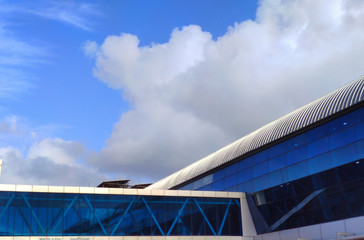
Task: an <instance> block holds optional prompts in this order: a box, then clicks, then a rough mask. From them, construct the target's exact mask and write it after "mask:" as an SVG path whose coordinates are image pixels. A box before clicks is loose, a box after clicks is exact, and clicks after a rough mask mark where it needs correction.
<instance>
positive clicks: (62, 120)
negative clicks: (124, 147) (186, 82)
mask: <svg viewBox="0 0 364 240" xmlns="http://www.w3.org/2000/svg"><path fill="white" fill-rule="evenodd" d="M3 3H4V5H5V6H3V10H2V12H3V14H2V15H3V17H2V21H3V22H4V27H3V28H4V29H5V31H6V32H7V35H9V37H10V36H11V40H15V41H19V42H21V43H22V44H27V45H28V46H29V48H33V49H34V51H36V52H37V53H35V56H34V55H32V54H29V56H21V57H23V58H24V59H23V60H24V61H27V63H24V64H21V65H20V64H19V65H20V66H10V68H11V69H13V70H14V71H19V72H21V74H22V75H24V78H26V79H24V85H23V84H21V86H19V87H18V89H16V91H17V92H14V93H12V94H11V97H9V98H5V99H1V101H2V104H1V105H2V109H1V113H2V115H3V116H6V115H15V116H17V117H19V118H21V119H23V120H24V121H25V122H26V123H27V124H29V125H30V127H37V126H53V127H54V129H53V130H54V132H50V133H49V134H51V136H52V137H60V138H65V139H73V140H79V141H82V142H84V143H85V144H86V145H87V146H88V147H89V148H90V149H96V150H100V149H101V147H102V146H103V145H104V141H105V140H106V139H107V138H108V137H109V135H110V134H111V131H112V127H113V124H114V123H115V122H116V121H117V120H118V118H119V117H120V115H121V114H122V113H123V112H124V111H126V110H127V109H128V108H129V105H128V102H127V101H123V99H122V98H121V97H120V96H121V93H120V92H119V91H114V90H112V89H110V88H108V87H107V86H106V85H105V84H102V83H101V82H100V81H98V80H97V79H96V78H95V77H93V74H92V67H93V62H92V61H91V60H90V59H88V58H87V57H86V56H85V54H84V52H83V50H82V45H83V44H84V42H85V41H87V40H93V41H96V42H102V41H103V40H104V39H105V38H106V37H107V36H108V35H119V34H120V33H131V34H135V35H137V36H138V37H139V39H140V45H150V44H152V43H164V42H167V41H168V39H169V37H170V34H171V32H172V30H173V29H174V28H176V27H181V26H187V25H190V24H197V25H200V26H201V27H202V29H203V30H205V31H209V32H211V33H212V35H213V36H214V38H217V37H219V36H221V35H223V34H224V33H225V32H226V31H227V28H228V27H229V26H232V25H233V24H234V23H235V22H240V21H242V20H246V19H249V18H250V19H254V17H255V10H256V7H257V3H256V2H254V1H251V2H246V3H244V2H241V1H229V4H227V3H226V2H225V1H107V2H106V1H94V2H92V1H91V2H90V1H87V2H81V1H62V2H59V1H53V2H52V1H34V2H29V1H11V2H10V1H5V2H3ZM57 14H59V15H58V16H57ZM62 15H67V16H68V18H66V17H63V18H62ZM11 54H12V53H9V55H11ZM15 54H18V53H15ZM29 61H30V62H29ZM32 61H34V62H32ZM7 67H9V66H3V68H7ZM14 77H16V76H14ZM7 81H11V80H7Z"/></svg>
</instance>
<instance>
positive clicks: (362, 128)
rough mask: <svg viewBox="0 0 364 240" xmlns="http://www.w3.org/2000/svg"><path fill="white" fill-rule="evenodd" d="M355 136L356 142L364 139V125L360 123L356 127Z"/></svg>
mask: <svg viewBox="0 0 364 240" xmlns="http://www.w3.org/2000/svg"><path fill="white" fill-rule="evenodd" d="M355 134H356V135H355V139H356V140H361V139H364V123H359V124H358V125H356V126H355Z"/></svg>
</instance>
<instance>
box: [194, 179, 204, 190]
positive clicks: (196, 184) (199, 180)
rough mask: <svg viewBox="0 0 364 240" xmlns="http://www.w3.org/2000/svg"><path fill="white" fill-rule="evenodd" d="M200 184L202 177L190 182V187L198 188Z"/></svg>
mask: <svg viewBox="0 0 364 240" xmlns="http://www.w3.org/2000/svg"><path fill="white" fill-rule="evenodd" d="M201 186H202V179H198V180H196V181H194V182H193V183H192V189H198V188H200V187H201Z"/></svg>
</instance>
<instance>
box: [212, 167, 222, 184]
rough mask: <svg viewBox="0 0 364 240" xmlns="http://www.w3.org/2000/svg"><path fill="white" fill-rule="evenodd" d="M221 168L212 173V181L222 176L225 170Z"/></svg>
mask: <svg viewBox="0 0 364 240" xmlns="http://www.w3.org/2000/svg"><path fill="white" fill-rule="evenodd" d="M222 170H223V169H221V170H219V171H217V172H214V173H213V179H214V182H215V181H217V180H219V179H221V178H223V177H224V174H225V172H224V171H222Z"/></svg>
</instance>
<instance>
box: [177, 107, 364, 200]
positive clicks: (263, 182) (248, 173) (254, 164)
mask: <svg viewBox="0 0 364 240" xmlns="http://www.w3.org/2000/svg"><path fill="white" fill-rule="evenodd" d="M363 141H364V108H360V109H357V110H355V111H353V112H351V113H348V114H346V115H344V116H342V117H339V118H336V119H334V120H332V121H330V122H327V123H325V124H322V125H320V126H318V127H316V128H314V129H311V130H309V131H307V132H304V133H302V134H300V135H297V136H295V137H293V138H290V139H288V140H286V141H284V142H281V143H279V144H277V145H274V146H272V147H270V148H267V149H265V150H263V151H261V152H259V153H257V154H254V155H252V156H250V157H247V158H245V159H243V160H241V161H239V162H237V163H235V164H232V165H230V166H228V167H226V168H223V169H221V170H218V171H216V172H214V173H212V174H210V175H208V176H205V177H203V178H200V179H198V180H196V181H194V182H192V183H189V184H187V185H185V186H183V187H180V188H179V189H185V190H204V191H209V190H210V191H234V192H247V193H253V192H258V191H261V190H264V189H267V188H271V187H274V186H277V185H279V184H285V183H288V182H292V181H295V180H297V179H299V178H302V177H305V176H309V175H312V174H315V173H318V172H322V171H326V170H328V169H330V168H334V167H337V166H341V165H343V164H346V163H349V162H353V161H356V160H357V159H360V158H363V152H364V150H363Z"/></svg>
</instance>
